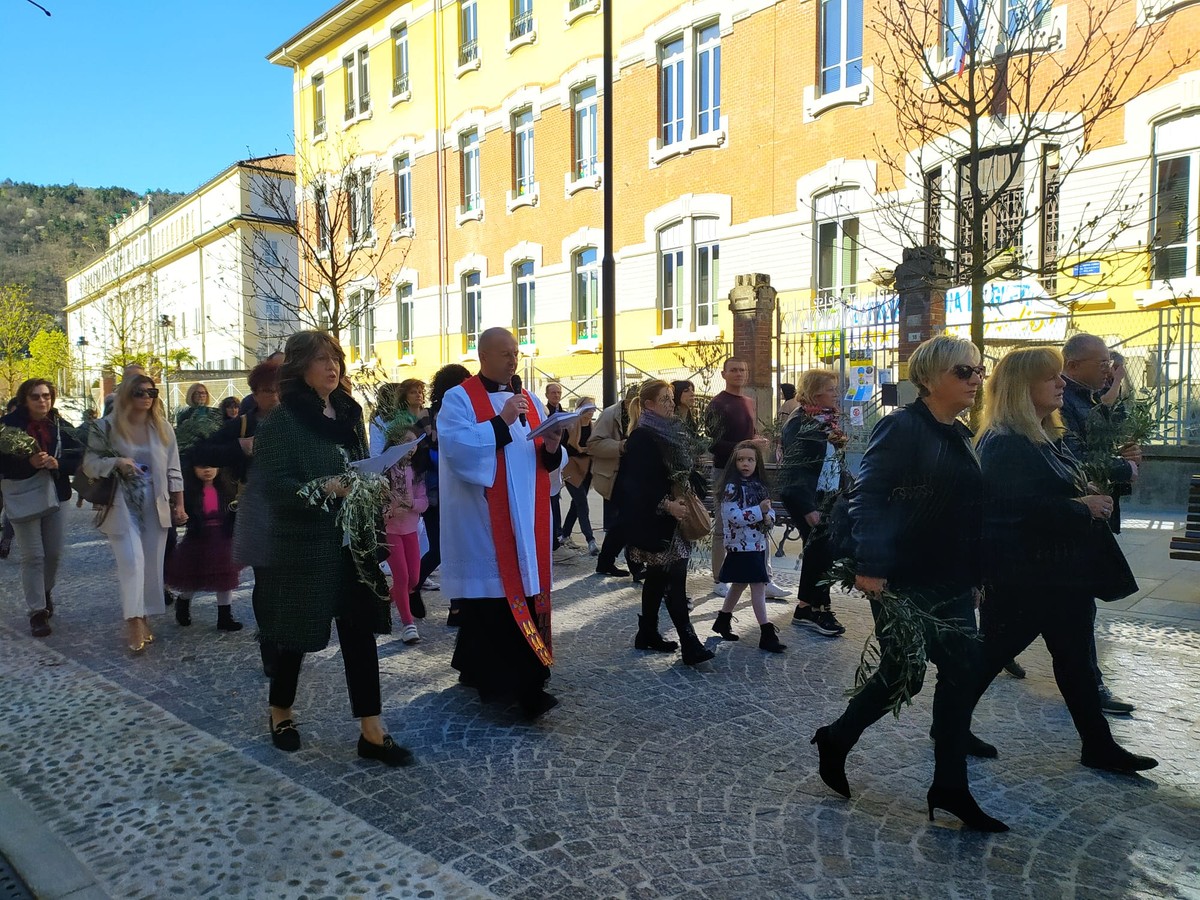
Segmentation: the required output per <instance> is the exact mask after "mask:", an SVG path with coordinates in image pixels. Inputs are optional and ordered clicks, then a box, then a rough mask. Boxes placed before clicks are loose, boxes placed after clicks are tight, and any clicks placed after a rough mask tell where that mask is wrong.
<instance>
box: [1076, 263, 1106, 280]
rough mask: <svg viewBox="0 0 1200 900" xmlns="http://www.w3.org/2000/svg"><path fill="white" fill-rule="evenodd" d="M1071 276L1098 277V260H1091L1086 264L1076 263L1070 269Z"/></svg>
mask: <svg viewBox="0 0 1200 900" xmlns="http://www.w3.org/2000/svg"><path fill="white" fill-rule="evenodd" d="M1071 274H1072V275H1074V276H1075V277H1076V278H1078V277H1079V276H1080V275H1099V274H1100V260H1098V259H1093V260H1089V261H1088V262H1081V263H1076V264H1075V266H1074V268H1072V269H1071Z"/></svg>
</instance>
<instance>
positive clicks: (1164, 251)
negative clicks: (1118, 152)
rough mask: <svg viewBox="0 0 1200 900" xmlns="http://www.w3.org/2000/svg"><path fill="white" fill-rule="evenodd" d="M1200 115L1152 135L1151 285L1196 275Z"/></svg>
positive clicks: (1199, 237) (1199, 259)
mask: <svg viewBox="0 0 1200 900" xmlns="http://www.w3.org/2000/svg"><path fill="white" fill-rule="evenodd" d="M1198 128H1200V115H1190V116H1183V117H1181V118H1178V119H1173V120H1171V121H1169V122H1164V123H1162V124H1160V125H1157V126H1155V129H1154V227H1153V229H1152V230H1151V247H1150V249H1151V252H1152V253H1153V259H1154V264H1153V267H1154V280H1155V281H1167V280H1172V279H1180V278H1186V277H1193V276H1196V275H1200V227H1198V225H1197V215H1198V213H1200V194H1198V193H1197V191H1198V188H1200V178H1198V177H1197V173H1198V172H1200V169H1198V166H1200V140H1198V139H1197V138H1196V134H1197V129H1198Z"/></svg>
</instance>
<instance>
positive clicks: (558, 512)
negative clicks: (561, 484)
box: [550, 491, 562, 550]
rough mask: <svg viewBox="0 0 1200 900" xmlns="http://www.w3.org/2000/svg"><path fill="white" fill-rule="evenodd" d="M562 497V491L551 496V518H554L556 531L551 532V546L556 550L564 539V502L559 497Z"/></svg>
mask: <svg viewBox="0 0 1200 900" xmlns="http://www.w3.org/2000/svg"><path fill="white" fill-rule="evenodd" d="M561 497H562V491H559V492H558V493H557V494H553V495H551V497H550V513H551V518H552V519H553V520H554V522H553V525H552V527H553V529H554V532H553V534H551V536H550V538H551V546H552V547H553V548H554V549H555V550H557V549H558V545H559V543H560V542H561V541H562V504H561V502H560V499H559V498H561Z"/></svg>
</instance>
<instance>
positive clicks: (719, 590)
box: [713, 581, 729, 597]
mask: <svg viewBox="0 0 1200 900" xmlns="http://www.w3.org/2000/svg"><path fill="white" fill-rule="evenodd" d="M713 593H714V594H716V595H717V596H718V597H724V596H725V595H726V594H728V593H729V585H727V584H726V583H725V582H724V581H718V582H716V583H715V584H713Z"/></svg>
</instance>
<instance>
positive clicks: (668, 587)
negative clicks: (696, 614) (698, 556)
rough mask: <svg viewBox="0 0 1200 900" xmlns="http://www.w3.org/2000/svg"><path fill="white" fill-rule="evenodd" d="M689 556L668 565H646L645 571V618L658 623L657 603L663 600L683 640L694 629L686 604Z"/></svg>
mask: <svg viewBox="0 0 1200 900" xmlns="http://www.w3.org/2000/svg"><path fill="white" fill-rule="evenodd" d="M687 573H688V561H687V558H686V557H685V558H683V559H677V560H675V561H674V562H672V563H670V564H669V565H665V566H646V569H645V571H644V572H643V574H642V618H643V619H645V620H647V621H648V622H652V623H653V624H654V625H655V626H657V624H658V606H659V603H664V604H665V605H666V607H667V613H668V615H670V617H671V623H672V624H673V625H674V626H675V630H676V631H677V632H679V636H680V640H683V639H684V637H685V636H686V635H688V634H691V633H693V632H692V624H691V618H690V617H689V616H688V608H687Z"/></svg>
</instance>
